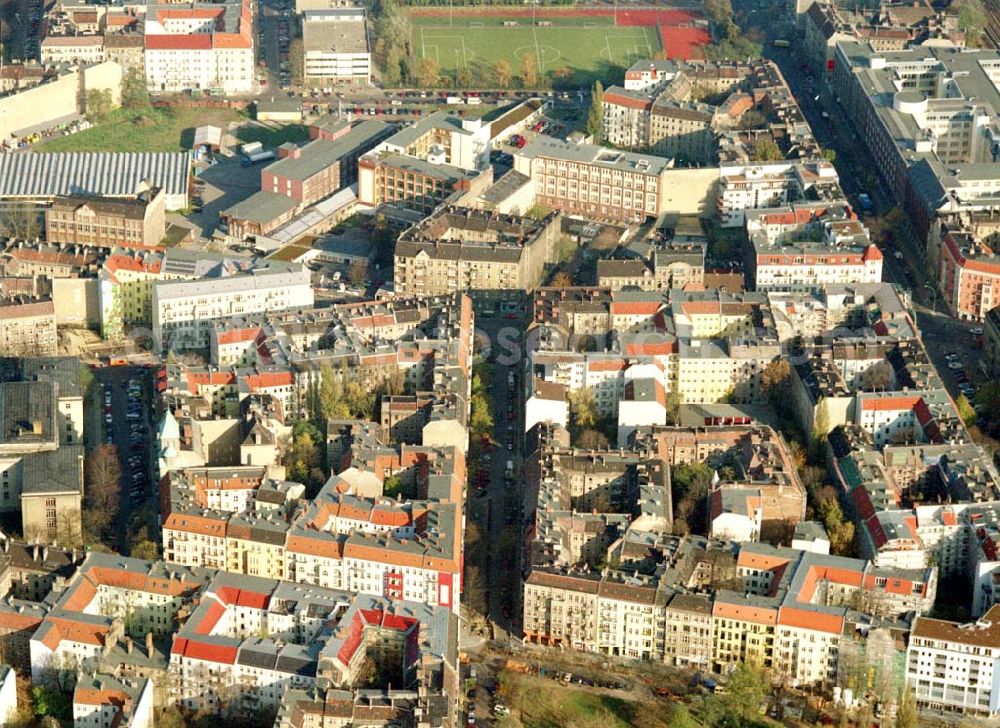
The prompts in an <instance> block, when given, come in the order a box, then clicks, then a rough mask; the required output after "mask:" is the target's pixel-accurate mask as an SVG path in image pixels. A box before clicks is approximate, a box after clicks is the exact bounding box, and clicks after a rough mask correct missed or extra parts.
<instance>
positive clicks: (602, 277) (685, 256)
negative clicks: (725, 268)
mask: <svg viewBox="0 0 1000 728" xmlns="http://www.w3.org/2000/svg"><path fill="white" fill-rule="evenodd" d="M654 246H655V247H654V248H653V251H652V255H651V256H649V258H648V259H646V260H644V259H635V258H631V259H626V260H614V259H602V260H599V261H597V285H598V286H601V287H607V288H610V289H611V290H613V291H617V290H621V289H623V288H638V289H639V290H643V291H662V290H665V289H666V290H670V289H672V288H687V287H689V286H694V287H697V286H701V285H704V280H705V250H706V248H707V246H706V245H704V244H702V243H673V242H666V243H662V244H660V243H655V244H654Z"/></svg>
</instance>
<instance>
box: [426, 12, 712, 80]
mask: <svg viewBox="0 0 1000 728" xmlns="http://www.w3.org/2000/svg"><path fill="white" fill-rule="evenodd" d="M410 13H411V22H412V28H413V39H412V48H413V50H414V53H415V55H416V56H417V58H416V61H417V62H419V61H420V60H422V59H424V58H433V59H434V60H435V61H437V63H438V65H439V67H440V69H441V72H442V73H443V74H446V75H451V76H452V77H454V76H455V74H456V73H457V72H458V71H459V70H460V69H464V70H466V71H468V72H469V73H470V74H472V77H473V78H476V79H482V80H484V81H486V82H489V81H490V80H492V79H493V78H494V72H495V66H496V63H497V62H498V61H501V60H504V61H506V62H507V63H509V64H510V67H511V70H512V71H513V74H514V75H515V76H516V75H518V73H519V69H520V68H521V64H522V62H523V60H522V59H523V58H524V56H526V55H529V56H531V57H532V59H533V60H534V62H535V69H536V72H537V74H538V77H539V78H544V77H546V76H547V77H549V78H553V77H556V76H560V75H566V74H569V73H572V80H573V82H574V83H576V84H589V83H591V82H592V81H593V80H594V79H597V78H601V79H604V80H607V79H608V78H610V77H613V75H614V74H615V72H616V71H617V72H619V73H620V71H621V70H622V69H624V68H628V67H629V66H630V65H632V64H633V63H635V62H636V61H638V60H642V59H643V58H652V57H654V56H657V55H660V54H662V52H663V51H664V49H666V55H667V56H668V57H671V58H692V57H699V56H700V46H701V45H703V44H705V43H707V42H708V41H709V36H708V33H707V30H705V27H704V21H703V20H702V19H701V18H700V17H698V16H697V15H695V14H693V13H691V12H688V11H679V10H675V9H662V8H659V9H638V10H635V9H633V10H627V11H626V10H621V11H618V13H617V14H615V13H614V10H613V9H611V8H565V7H547V8H537V9H536V10H535V11H534V13H533V12H532V10H531V9H529V8H511V7H478V8H468V7H464V8H455V9H449V8H444V7H433V8H412V9H411V10H410Z"/></svg>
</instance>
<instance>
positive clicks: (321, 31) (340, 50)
mask: <svg viewBox="0 0 1000 728" xmlns="http://www.w3.org/2000/svg"><path fill="white" fill-rule="evenodd" d="M302 53H303V69H304V73H305V81H306V83H311V82H314V83H324V82H328V83H360V84H367V83H368V81H369V79H370V78H371V72H372V57H371V51H370V49H369V47H368V30H367V27H366V25H365V10H364V8H333V9H330V10H307V11H305V12H304V13H303V14H302Z"/></svg>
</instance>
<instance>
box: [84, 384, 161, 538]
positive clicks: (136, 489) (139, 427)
mask: <svg viewBox="0 0 1000 728" xmlns="http://www.w3.org/2000/svg"><path fill="white" fill-rule="evenodd" d="M94 374H95V378H96V379H97V381H98V382H99V383H100V386H101V389H102V392H101V400H100V401H101V416H102V419H103V424H104V429H103V432H104V440H103V441H104V442H105V443H106V444H109V445H115V446H116V447H117V448H118V456H119V458H120V460H121V466H122V478H121V500H120V505H119V509H118V528H117V529H116V532H117V533H118V538H119V543H118V544H117V545H118V548H119V549H123V550H124V549H127V548H128V543H127V536H128V534H127V533H126V529H125V524H127V523H128V522H129V518H130V516H131V514H132V512H133V511H136V510H140V509H142V508H143V506H144V505H146V503H147V501H150V502H152V501H154V500H155V497H154V496H155V492H154V489H153V487H152V478H151V473H152V466H153V456H154V455H155V453H152V452H151V451H150V447H149V443H150V442H152V436H151V432H150V428H151V422H152V413H153V411H152V404H151V403H152V399H151V398H152V382H151V370H149V369H146V368H143V367H125V366H121V367H105V368H103V369H97V370H95V372H94Z"/></svg>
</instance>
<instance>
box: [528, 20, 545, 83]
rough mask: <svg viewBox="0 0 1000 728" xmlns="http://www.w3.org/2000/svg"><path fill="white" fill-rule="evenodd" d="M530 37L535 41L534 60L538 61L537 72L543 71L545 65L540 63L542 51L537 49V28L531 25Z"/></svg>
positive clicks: (541, 72)
mask: <svg viewBox="0 0 1000 728" xmlns="http://www.w3.org/2000/svg"><path fill="white" fill-rule="evenodd" d="M531 37H532V38H533V39H534V41H535V60H537V61H538V73H539V74H543V73H545V65H544V64H543V63H542V52H541V51H540V50H538V29H537V28H535V27H534V26H532V28H531Z"/></svg>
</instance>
